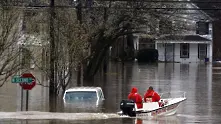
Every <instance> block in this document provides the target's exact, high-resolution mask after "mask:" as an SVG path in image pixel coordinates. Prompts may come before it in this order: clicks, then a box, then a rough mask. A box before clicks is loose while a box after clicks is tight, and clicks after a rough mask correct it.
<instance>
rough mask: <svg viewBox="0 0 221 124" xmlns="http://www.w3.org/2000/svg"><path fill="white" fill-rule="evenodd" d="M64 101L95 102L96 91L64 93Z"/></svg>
mask: <svg viewBox="0 0 221 124" xmlns="http://www.w3.org/2000/svg"><path fill="white" fill-rule="evenodd" d="M65 100H69V101H74V100H97V93H96V91H72V92H66V94H65Z"/></svg>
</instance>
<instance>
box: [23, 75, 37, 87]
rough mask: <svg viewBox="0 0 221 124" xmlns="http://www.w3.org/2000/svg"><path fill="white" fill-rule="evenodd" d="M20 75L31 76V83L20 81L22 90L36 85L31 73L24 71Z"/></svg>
mask: <svg viewBox="0 0 221 124" xmlns="http://www.w3.org/2000/svg"><path fill="white" fill-rule="evenodd" d="M21 77H22V78H32V82H31V83H20V86H21V87H22V88H23V89H24V90H31V89H32V88H33V87H34V86H35V85H36V79H35V77H34V76H33V75H32V74H31V73H24V74H22V76H21Z"/></svg>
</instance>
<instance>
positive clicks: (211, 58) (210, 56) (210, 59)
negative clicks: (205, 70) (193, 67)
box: [209, 43, 213, 62]
mask: <svg viewBox="0 0 221 124" xmlns="http://www.w3.org/2000/svg"><path fill="white" fill-rule="evenodd" d="M209 62H213V43H210V44H209Z"/></svg>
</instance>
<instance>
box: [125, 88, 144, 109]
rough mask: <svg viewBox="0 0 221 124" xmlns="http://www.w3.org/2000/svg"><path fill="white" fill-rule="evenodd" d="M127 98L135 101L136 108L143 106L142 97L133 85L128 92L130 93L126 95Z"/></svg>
mask: <svg viewBox="0 0 221 124" xmlns="http://www.w3.org/2000/svg"><path fill="white" fill-rule="evenodd" d="M128 99H130V100H133V101H134V102H135V103H136V105H137V108H142V107H143V103H142V102H143V101H142V97H141V95H140V94H139V93H138V92H137V88H136V87H133V88H132V89H131V92H130V94H129V95H128Z"/></svg>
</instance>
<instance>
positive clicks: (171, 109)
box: [118, 98, 186, 118]
mask: <svg viewBox="0 0 221 124" xmlns="http://www.w3.org/2000/svg"><path fill="white" fill-rule="evenodd" d="M185 100H186V99H185V98H184V99H180V100H179V101H177V102H174V103H172V104H169V105H165V106H163V107H159V108H157V109H154V110H149V111H145V110H137V111H136V117H139V118H149V117H156V116H171V115H174V114H176V112H177V109H178V108H179V106H180V104H181V103H182V102H183V101H185ZM118 114H119V115H120V116H125V115H123V114H122V112H118Z"/></svg>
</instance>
